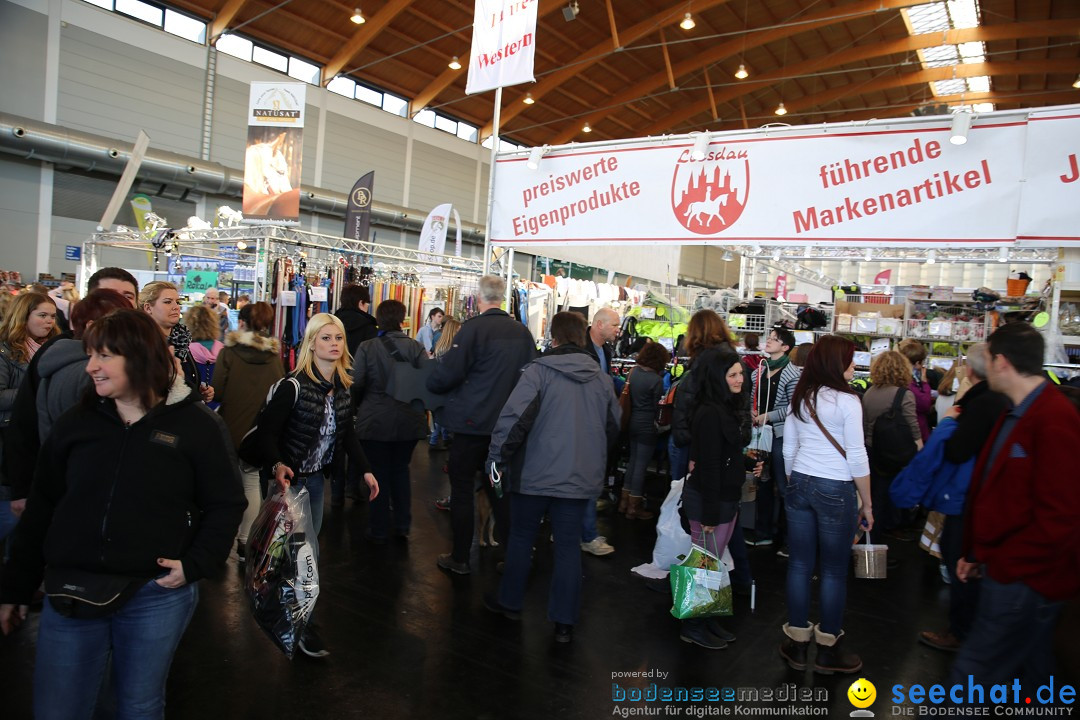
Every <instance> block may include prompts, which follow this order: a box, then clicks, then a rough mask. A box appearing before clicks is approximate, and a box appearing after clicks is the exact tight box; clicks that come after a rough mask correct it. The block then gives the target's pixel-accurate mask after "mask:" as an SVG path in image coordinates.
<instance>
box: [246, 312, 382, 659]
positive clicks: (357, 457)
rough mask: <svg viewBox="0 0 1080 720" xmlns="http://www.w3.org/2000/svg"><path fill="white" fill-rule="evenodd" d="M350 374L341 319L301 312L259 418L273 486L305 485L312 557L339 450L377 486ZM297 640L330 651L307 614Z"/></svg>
mask: <svg viewBox="0 0 1080 720" xmlns="http://www.w3.org/2000/svg"><path fill="white" fill-rule="evenodd" d="M352 382H353V381H352V376H351V362H350V360H349V351H348V349H347V348H346V346H345V326H344V325H342V323H341V320H339V319H338V318H336V317H335V316H333V315H330V314H329V313H319V314H318V315H315V316H314V317H312V318H311V319H310V320H308V324H307V329H306V330H305V331H304V341H303V343H302V344H301V346H300V352H299V353H298V357H297V361H296V370H294V371H293V372H292V374H290V375H289V377H288V379H287V380H286V381H284V382H281V383H279V384H278V385H277V387H276V389H275V390H274V394H273V395H272V396H271V397H270V400H269V402H268V403H267V404H266V409H265V410H264V411H263V413H262V415H261V416H260V418H259V438H260V443H261V446H260V453H259V454H260V456H261V457H262V458H263V459H264V462H265V464H266V466H267V469H268V471H269V475H270V476H271V477H272V478H273V479H274V482H275V483H276V489H277V490H281V491H284V490H285V489H286V488H288V487H289V485H290V484H293V483H295V484H296V485H297V486H298V487H300V488H307V490H308V493H309V495H310V499H311V520H312V524H313V525H314V529H315V536H316V537H315V538H314V539H313V542H312V546H313V547H314V548H315V553H316V558H317V557H318V552H319V544H318V535H319V530H320V529H321V528H322V519H323V497H324V495H325V487H326V478H327V476H330V475H332V474H336V473H340V472H342V471H343V469H344V460H345V456H346V455H348V458H349V463H350V464H351V465H352V466H353V467H355V468H357V471H358V472H359V473H361V474H362V475H363V478H364V482H365V483H366V484H367V486H368V489H369V491H370V496H369V499H372V500H373V499H375V497H376V496H378V494H379V483H378V482H377V481H376V480H375V476H374V475H372V474H371V470H370V465H369V464H368V460H367V457H365V455H364V450H363V448H362V447H361V446H360V440H359V438H358V437H357V433H356V427H355V423H354V422H353V419H354V418H353V415H354V413H353V404H352V399H351V397H350V395H349V387H350V386H351V385H352ZM299 644H300V650H301V651H302V652H303V653H304V654H305V655H308V656H309V657H325V656H326V655H329V654H330V653H329V652H328V651H327V650H326V647H325V646H324V645H323V642H322V639H321V638H320V637H319V635H318V634H317V633H316V632H315V629H314V627H313V626H312V624H311V623H310V622H309V623H308V625H307V626H306V627H305V629H304V633H303V635H302V636H301V638H300V643H299Z"/></svg>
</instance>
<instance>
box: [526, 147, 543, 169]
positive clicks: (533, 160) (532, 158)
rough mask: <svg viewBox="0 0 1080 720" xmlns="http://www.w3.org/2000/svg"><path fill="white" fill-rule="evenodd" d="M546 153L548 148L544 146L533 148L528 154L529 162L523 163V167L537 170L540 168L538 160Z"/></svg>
mask: <svg viewBox="0 0 1080 720" xmlns="http://www.w3.org/2000/svg"><path fill="white" fill-rule="evenodd" d="M547 151H548V146H547V145H544V146H542V147H534V148H533V149H532V150H531V151H530V152H529V161H528V162H527V163H525V165H526V166H527V167H528V168H529V169H530V170H536V169H537V168H539V167H540V158H542V157H544V155H545V154H546V153H547Z"/></svg>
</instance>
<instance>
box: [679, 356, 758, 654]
mask: <svg viewBox="0 0 1080 720" xmlns="http://www.w3.org/2000/svg"><path fill="white" fill-rule="evenodd" d="M694 372H695V374H696V376H697V394H696V395H695V398H694V406H693V408H692V410H691V416H690V418H691V419H690V434H691V441H690V478H689V479H688V480H687V481H686V485H685V487H684V488H683V508H684V510H685V512H686V517H687V519H688V520H689V521H690V540H691V542H692V543H693V544H694V545H696V546H697V547H699V548H702V549H703V550H705V551H707V552H710V553H713V554H715V555H716V557H717V558H719V557H720V555H721V553H723V552H724V548H725V547H727V544H728V542H729V541H730V540H731V536H732V533H733V532H734V531H735V524H736V523H737V522H738V517H739V499H740V497H741V496H742V486H743V482H744V481H745V479H746V469H747V468H746V460H745V459H744V455H743V448H745V447H746V445H747V444H748V443H749V442H750V411H749V408H748V406H747V402H746V398H745V392H744V385H745V381H746V373H745V368H744V367H743V364H742V362H741V361H740V360H739V355H738V353H737V352H735V351H734V350H732V349H731V348H730V347H728V346H726V345H722V346H719V347H712V348H709V349H707V350H705V351H704V352H702V353H701V355H700V356H699V357H698V359H697V362H696V363H695V365H694ZM754 471H755V474H759V473H760V472H761V464H760V463H758V464H757V467H755V468H754ZM680 638H681V639H682V640H683V641H684V642H689V643H694V644H695V645H700V646H701V647H704V648H708V649H710V650H720V649H723V648H725V647H727V644H728V643H729V642H733V641H734V640H735V636H734V635H733V634H732V633H730V632H728V631H727V630H725V629H724V628H723V627H722V626H721V625H720V623H719V621H717V620H716V619H715V618H708V619H701V618H693V619H689V620H683V622H682V634H681V635H680Z"/></svg>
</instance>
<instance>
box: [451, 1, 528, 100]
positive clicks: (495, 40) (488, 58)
mask: <svg viewBox="0 0 1080 720" xmlns="http://www.w3.org/2000/svg"><path fill="white" fill-rule="evenodd" d="M539 4H540V0H476V6H475V9H474V11H473V41H472V50H471V51H470V54H469V78H468V81H467V82H466V85H465V93H466V94H467V95H472V94H474V93H479V92H484V91H485V90H493V89H495V88H497V87H507V86H508V85H517V84H518V83H523V82H533V80H534V79H535V78H534V77H533V56H534V54H535V51H536V8H537V6H538V5H539Z"/></svg>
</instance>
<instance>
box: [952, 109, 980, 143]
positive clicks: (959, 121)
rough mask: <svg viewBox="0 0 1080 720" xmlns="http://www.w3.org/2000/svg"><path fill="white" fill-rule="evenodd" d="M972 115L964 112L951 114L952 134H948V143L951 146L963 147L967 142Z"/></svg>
mask: <svg viewBox="0 0 1080 720" xmlns="http://www.w3.org/2000/svg"><path fill="white" fill-rule="evenodd" d="M973 117H974V116H973V115H972V114H971V113H969V112H968V111H966V110H961V111H960V112H958V113H953V116H952V132H951V133H950V134H949V142H951V143H952V144H953V145H963V144H964V143H966V142H967V136H968V130H970V129H971V121H972V119H973Z"/></svg>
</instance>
